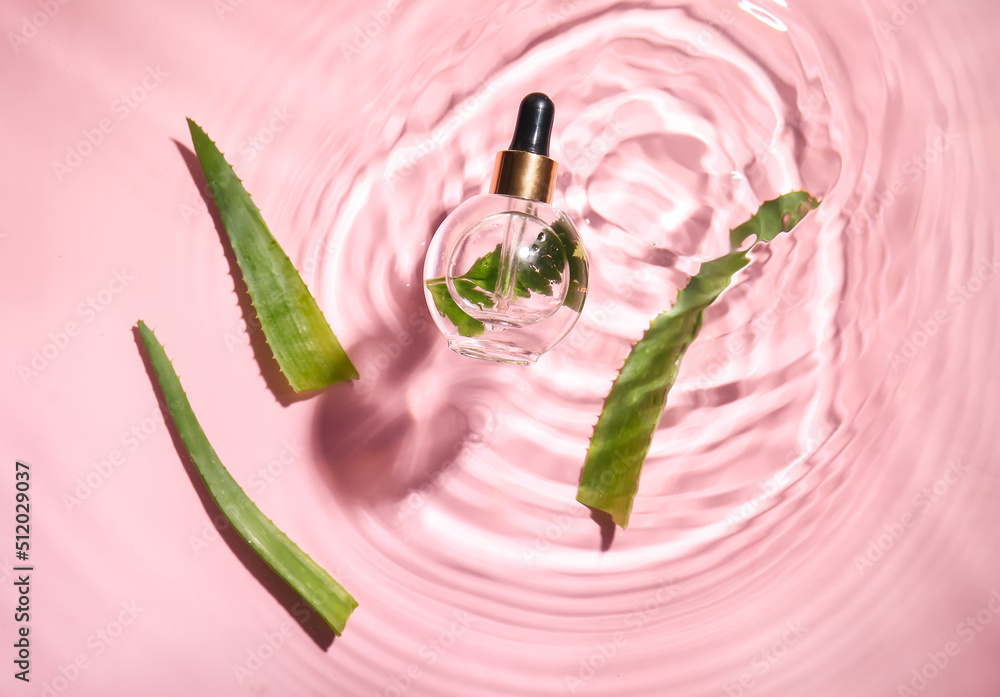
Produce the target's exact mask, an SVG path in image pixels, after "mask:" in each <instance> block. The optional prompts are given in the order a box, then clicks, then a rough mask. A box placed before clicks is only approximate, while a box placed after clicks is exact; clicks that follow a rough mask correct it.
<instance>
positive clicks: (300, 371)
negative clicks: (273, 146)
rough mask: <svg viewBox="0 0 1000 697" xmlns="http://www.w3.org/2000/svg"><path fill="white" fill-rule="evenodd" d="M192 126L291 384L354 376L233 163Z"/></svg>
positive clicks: (314, 385) (322, 383)
mask: <svg viewBox="0 0 1000 697" xmlns="http://www.w3.org/2000/svg"><path fill="white" fill-rule="evenodd" d="M188 128H189V129H190V131H191V140H192V141H193V143H194V150H195V153H196V154H197V156H198V162H199V163H200V164H201V168H202V171H203V172H204V173H205V179H207V180H208V185H209V189H210V190H211V192H212V196H213V197H214V199H215V205H216V207H217V208H218V210H219V215H220V216H221V217H222V224H223V226H224V227H225V229H226V235H227V237H228V238H229V242H230V245H231V246H232V249H233V253H234V254H235V256H236V263H237V264H238V265H239V268H240V273H241V274H242V276H243V280H244V282H245V283H246V287H247V292H248V293H249V294H250V301H251V303H252V304H253V307H254V310H255V311H256V312H257V318H258V319H259V320H260V326H261V329H262V330H263V332H264V337H265V339H266V340H267V345H268V346H269V347H270V349H271V352H272V353H273V354H274V358H275V360H277V362H278V366H279V368H280V369H281V372H282V374H283V375H284V376H285V378H286V379H287V380H288V384H289V385H291V386H292V389H294V390H295V391H296V392H304V391H307V390H317V389H321V388H324V387H327V386H328V385H332V384H333V383H336V382H342V381H344V380H354V379H356V378H357V377H358V371H357V370H356V369H355V367H354V365H353V364H352V363H351V359H350V358H348V356H347V353H346V352H345V351H344V349H343V347H341V345H340V342H339V341H337V337H336V336H334V334H333V330H332V329H330V325H329V324H328V323H327V321H326V318H325V317H324V316H323V313H322V311H321V310H320V309H319V305H317V304H316V300H315V298H313V296H312V294H311V293H310V292H309V289H308V288H307V287H306V284H305V283H304V282H303V281H302V277H301V276H299V272H298V271H297V270H296V269H295V266H294V265H293V264H292V262H291V260H290V259H289V258H288V255H286V254H285V252H284V251H283V250H282V249H281V247H280V246H279V245H278V242H277V240H275V239H274V235H272V234H271V231H270V230H269V229H268V227H267V224H266V223H265V222H264V219H263V218H262V217H261V214H260V211H259V210H258V209H257V206H256V205H255V204H254V202H253V201H252V200H251V198H250V194H248V193H247V190H246V189H245V188H244V187H243V183H242V182H241V181H240V179H239V177H237V176H236V173H235V172H234V171H233V168H232V166H230V164H229V163H228V162H226V159H225V157H224V156H223V155H222V153H221V152H220V151H219V148H218V147H216V145H215V143H214V142H212V140H211V139H210V138H209V137H208V136H207V135H206V134H205V131H203V130H202V128H201V127H200V126H199V125H198V124H196V123H195V122H194V121H192V120H191V119H188Z"/></svg>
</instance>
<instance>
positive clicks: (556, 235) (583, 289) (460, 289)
mask: <svg viewBox="0 0 1000 697" xmlns="http://www.w3.org/2000/svg"><path fill="white" fill-rule="evenodd" d="M549 230H550V231H551V232H552V233H553V234H552V235H546V234H544V233H543V234H540V235H539V236H538V239H537V240H536V241H535V242H534V243H533V244H532V245H531V247H530V249H529V254H528V255H527V257H528V258H529V259H531V262H530V263H524V264H519V265H518V267H517V273H516V275H515V278H514V295H515V296H516V297H519V298H527V297H529V296H530V295H531V294H532V293H538V294H539V295H544V296H551V295H552V292H553V291H552V285H553V284H558V283H559V282H560V281H561V280H562V273H563V266H564V264H563V258H562V257H563V255H564V254H565V256H566V261H567V262H568V265H569V269H568V271H569V285H568V287H567V291H566V297H565V299H564V300H563V303H562V304H563V305H566V306H567V307H569V308H571V309H573V310H575V311H576V312H580V311H581V310H582V309H583V302H584V300H585V299H586V295H587V259H586V256H585V255H584V252H583V249H582V248H581V247H580V246H579V244H577V242H576V241H575V240H574V236H573V235H572V234H571V233H570V231H569V230H568V229H567V227H566V224H565V223H564V222H562V221H561V220H557V221H556V222H555V223H553V224H552V226H551V227H550V228H549ZM553 240H556V241H558V244H557V245H553V244H552V241H553ZM500 251H501V246H500V245H499V244H498V245H497V246H496V247H495V248H493V249H492V250H490V251H489V252H487V253H486V254H484V255H483V256H481V257H479V258H478V259H476V260H475V261H474V262H472V264H471V266H469V270H468V271H466V272H465V273H463V274H462V275H460V276H455V277H453V278H452V282H453V284H454V286H455V292H456V293H458V295H459V296H460V297H461V298H463V299H465V300H467V301H468V302H469V303H471V304H473V305H478V306H480V307H482V308H491V307H493V304H494V303H493V298H492V297H491V296H490V293H492V292H493V291H494V289H495V288H496V287H497V282H498V278H497V277H498V275H499V273H500V261H501V260H500ZM426 285H427V289H428V290H429V291H430V293H431V297H432V298H433V300H434V307H435V308H436V309H437V311H438V312H439V313H440V314H441V316H442V317H447V318H448V319H449V320H451V322H452V323H453V324H454V325H455V326H456V327H457V328H458V333H459V334H461V335H462V336H480V335H481V334H482V333H483V329H484V327H483V323H482V322H481V321H480V320H478V319H476V318H475V317H472V316H471V315H469V314H468V313H467V312H465V310H463V309H462V308H461V307H460V306H459V305H458V303H456V302H455V299H454V298H453V297H452V296H451V293H450V292H449V289H448V283H447V281H446V279H445V278H444V277H443V276H442V277H439V278H432V279H429V280H428V281H427V282H426Z"/></svg>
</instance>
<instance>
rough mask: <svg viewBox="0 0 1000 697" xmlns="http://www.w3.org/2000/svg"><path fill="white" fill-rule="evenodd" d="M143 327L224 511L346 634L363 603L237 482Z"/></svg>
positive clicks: (198, 463) (160, 378) (173, 406)
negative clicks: (293, 540) (348, 623)
mask: <svg viewBox="0 0 1000 697" xmlns="http://www.w3.org/2000/svg"><path fill="white" fill-rule="evenodd" d="M138 325H139V334H140V336H141V337H142V342H143V344H144V345H145V347H146V352H147V354H148V355H149V360H150V363H151V364H152V366H153V370H154V372H155V373H156V379H157V382H158V383H159V385H160V390H161V392H162V393H163V396H164V398H165V400H166V403H167V409H168V410H169V411H170V418H171V419H172V420H173V422H174V425H175V426H176V427H177V433H178V434H179V435H180V438H181V441H183V443H184V448H185V450H187V453H188V456H189V457H190V458H191V461H192V462H193V463H194V465H195V468H196V469H197V470H198V474H199V475H201V479H202V481H203V482H204V483H205V486H206V488H207V489H208V491H209V493H210V494H211V495H212V498H213V499H214V500H215V503H216V504H218V506H219V510H221V511H222V514H223V515H224V516H226V519H227V520H228V521H229V522H230V524H231V525H232V526H233V529H234V530H236V532H237V533H239V535H240V537H242V538H243V539H244V540H246V541H247V544H249V545H250V548H251V549H253V551H254V552H255V553H256V554H257V555H258V556H259V557H260V558H261V559H263V560H264V562H265V563H266V564H267V565H268V566H269V567H271V568H272V569H273V570H274V571H275V573H277V574H278V575H279V576H281V578H283V579H284V580H285V581H286V582H287V583H288V585H289V586H291V587H292V588H293V589H294V590H295V591H296V592H297V593H298V594H299V595H300V596H302V599H303V600H305V601H306V602H307V603H309V605H311V606H312V607H313V608H314V609H315V610H316V612H317V613H318V614H319V615H320V616H321V617H322V618H323V619H324V620H325V621H326V623H327V624H328V625H329V626H330V628H331V629H332V630H333V631H334V632H336V633H337V634H338V635H340V634H341V633H342V632H343V631H344V625H345V624H346V623H347V618H348V617H349V616H350V615H351V612H352V611H353V610H354V608H356V607H357V606H358V603H357V601H355V600H354V598H353V597H351V595H350V593H348V592H347V591H346V590H344V588H343V586H341V585H340V584H339V583H337V582H336V581H335V580H334V579H333V578H332V577H331V576H330V574H328V573H327V572H326V571H325V570H324V569H323V568H322V567H321V566H320V565H319V564H317V563H316V562H315V561H313V560H312V558H311V557H310V556H309V555H308V554H306V553H305V552H303V551H302V550H301V549H300V548H299V547H298V546H297V545H296V544H295V543H294V542H292V541H291V540H290V539H289V538H288V536H287V535H285V533H283V532H282V531H281V530H279V529H278V527H277V526H276V525H275V524H274V523H272V522H271V521H270V519H269V518H268V517H267V516H265V515H264V514H263V513H262V512H261V510H260V509H259V508H257V506H256V505H255V504H254V502H253V501H251V500H250V497H248V496H247V495H246V493H245V492H244V491H243V489H241V488H240V485H239V484H237V483H236V480H235V479H233V477H232V475H231V474H229V472H228V471H227V470H226V468H225V466H224V465H223V464H222V462H221V461H220V460H219V456H218V455H216V453H215V450H214V449H213V448H212V444H211V443H209V441H208V437H207V436H206V435H205V432H204V431H203V430H202V428H201V425H200V424H199V423H198V419H197V418H196V417H195V415H194V411H192V409H191V404H190V403H189V402H188V399H187V395H186V394H185V393H184V388H183V387H182V386H181V383H180V380H179V379H178V377H177V373H176V372H175V371H174V368H173V365H172V364H171V362H170V359H169V358H168V357H167V354H166V351H164V349H163V346H162V345H161V344H160V342H159V341H158V340H157V338H156V336H155V335H154V334H153V332H152V330H150V329H149V327H147V326H146V323H145V322H143V321H141V320H140V321H139V323H138Z"/></svg>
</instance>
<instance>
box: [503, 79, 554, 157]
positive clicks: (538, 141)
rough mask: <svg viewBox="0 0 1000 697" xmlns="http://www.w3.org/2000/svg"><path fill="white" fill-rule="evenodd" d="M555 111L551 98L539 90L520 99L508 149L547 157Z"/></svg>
mask: <svg viewBox="0 0 1000 697" xmlns="http://www.w3.org/2000/svg"><path fill="white" fill-rule="evenodd" d="M555 113H556V107H555V105H554V104H553V103H552V100H551V99H549V98H548V97H547V96H545V95H544V94H542V93H541V92H533V93H531V94H529V95H528V96H527V97H525V98H524V99H522V100H521V108H520V109H519V110H518V112H517V124H516V125H515V126H514V138H513V140H511V141H510V148H509V149H510V150H520V151H522V152H530V153H534V154H535V155H542V156H543V157H548V156H549V139H550V138H551V137H552V120H553V117H554V116H555Z"/></svg>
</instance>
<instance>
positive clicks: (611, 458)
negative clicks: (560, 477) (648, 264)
mask: <svg viewBox="0 0 1000 697" xmlns="http://www.w3.org/2000/svg"><path fill="white" fill-rule="evenodd" d="M818 205H819V201H817V200H816V199H815V198H813V197H812V196H810V195H809V194H807V193H805V192H803V191H796V192H792V193H790V194H785V195H783V196H779V197H778V198H776V199H772V200H770V201H766V202H765V203H764V204H762V205H761V207H760V208H759V209H758V211H757V213H756V214H755V215H754V216H753V217H752V218H751V219H750V220H748V221H747V222H745V223H743V224H742V225H739V226H738V227H736V228H733V230H731V231H730V243H731V245H732V247H733V251H731V252H730V253H729V254H726V255H724V256H721V257H719V258H718V259H713V260H712V261H707V262H705V263H704V264H702V265H701V268H700V269H699V270H698V273H697V274H695V275H694V276H692V277H691V279H690V280H689V281H688V284H687V286H685V287H684V288H683V289H682V290H681V291H680V293H678V295H677V301H676V302H675V303H674V306H673V307H671V308H670V309H669V310H667V311H666V312H663V313H661V314H660V315H658V316H657V317H656V318H655V319H653V321H652V322H651V323H650V326H649V329H648V330H646V333H645V335H644V336H643V337H642V339H640V340H639V342H638V343H636V345H635V346H634V347H633V348H632V351H631V353H629V355H628V357H627V358H626V359H625V364H624V366H623V367H622V369H621V372H620V373H619V374H618V377H617V378H616V380H615V382H614V385H613V386H612V387H611V392H610V393H609V394H608V396H607V398H606V399H605V402H604V408H603V409H602V410H601V415H600V417H599V418H598V421H597V426H596V427H595V428H594V434H593V436H592V437H591V441H590V447H589V448H588V450H587V457H586V461H585V462H584V466H583V471H582V472H581V474H580V485H579V489H578V490H577V496H576V500H577V501H579V502H580V503H582V504H585V505H587V506H590V507H591V508H596V509H599V510H602V511H605V512H607V513H609V514H610V515H611V518H612V520H614V522H615V523H616V524H617V525H618V526H620V527H622V528H625V527H627V526H628V521H629V515H630V514H631V512H632V502H633V500H634V498H635V493H636V489H637V488H638V485H639V474H640V472H641V469H642V463H643V460H644V459H645V457H646V453H647V452H649V445H650V442H651V441H652V438H653V432H654V431H655V430H656V426H657V424H658V423H659V421H660V417H661V416H662V414H663V407H664V405H665V404H666V401H667V393H668V392H669V391H670V388H671V387H672V386H673V384H674V381H675V380H676V379H677V371H678V369H679V368H680V361H681V358H682V357H683V356H684V352H685V351H687V349H688V347H689V346H690V345H691V342H693V341H694V339H695V337H697V336H698V330H699V329H700V328H701V322H702V316H703V313H704V311H705V308H707V307H708V306H709V305H711V304H712V302H713V301H714V300H715V299H716V298H717V297H719V295H720V294H721V293H722V291H723V290H725V289H726V288H727V287H728V286H729V283H730V282H731V281H732V277H733V274H735V273H736V272H737V271H739V270H740V269H742V268H743V267H744V266H746V265H747V264H749V263H750V260H749V258H748V257H747V252H749V251H750V249H751V248H752V247H753V245H755V244H757V243H758V242H767V241H770V240H772V239H774V237H775V236H776V235H777V234H778V233H779V232H785V231H788V230H791V229H792V228H793V227H795V225H796V224H798V222H799V221H800V220H802V218H803V217H804V216H805V215H806V214H807V213H808V212H809V211H810V210H812V209H813V208H815V207H816V206H818ZM750 235H755V236H756V239H755V240H754V242H753V244H752V245H751V246H750V247H748V248H747V249H745V250H739V249H738V247H739V246H740V245H741V244H742V243H743V241H744V240H746V238H747V237H749V236H750Z"/></svg>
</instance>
